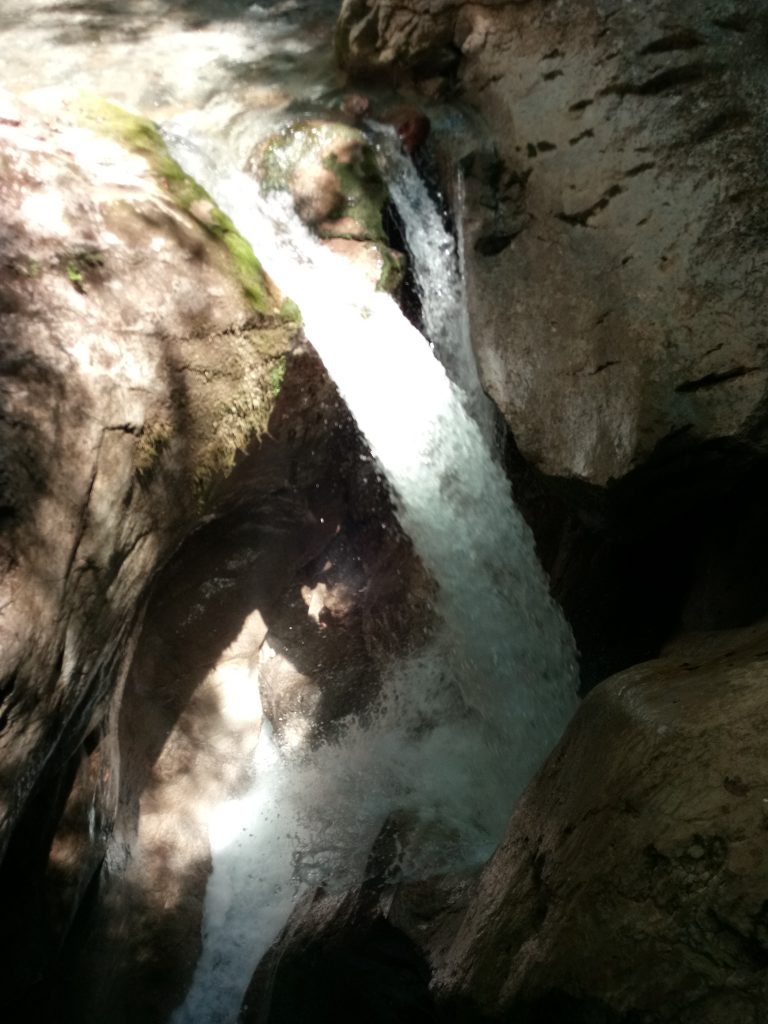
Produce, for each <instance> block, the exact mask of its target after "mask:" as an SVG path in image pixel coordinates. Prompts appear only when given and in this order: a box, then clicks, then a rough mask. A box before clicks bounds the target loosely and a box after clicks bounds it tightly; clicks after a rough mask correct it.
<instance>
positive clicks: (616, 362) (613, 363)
mask: <svg viewBox="0 0 768 1024" xmlns="http://www.w3.org/2000/svg"><path fill="white" fill-rule="evenodd" d="M618 365H619V360H618V359H609V360H608V362H606V363H600V365H599V366H596V367H595V368H594V370H592V372H591V373H590V377H595V376H597V374H598V373H602V372H603V370H607V369H608V367H609V366H618Z"/></svg>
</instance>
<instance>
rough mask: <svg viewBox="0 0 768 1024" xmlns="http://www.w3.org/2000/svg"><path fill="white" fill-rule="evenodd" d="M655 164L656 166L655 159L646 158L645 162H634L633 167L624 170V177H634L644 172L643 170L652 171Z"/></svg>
mask: <svg viewBox="0 0 768 1024" xmlns="http://www.w3.org/2000/svg"><path fill="white" fill-rule="evenodd" d="M655 166H656V161H655V160H646V161H645V163H642V164H636V165H635V166H634V167H630V169H629V170H628V171H626V172H625V174H624V177H625V178H634V177H636V176H637V175H638V174H643V173H645V171H652V170H653V168H654V167H655Z"/></svg>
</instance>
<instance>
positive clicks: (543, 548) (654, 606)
mask: <svg viewBox="0 0 768 1024" xmlns="http://www.w3.org/2000/svg"><path fill="white" fill-rule="evenodd" d="M687 440H688V439H687V438H683V437H680V438H676V439H672V440H671V442H670V443H667V444H663V445H660V446H659V448H658V449H657V451H656V452H655V453H654V456H653V457H652V458H651V459H650V460H649V461H648V463H646V464H645V465H644V466H643V467H642V468H641V469H639V470H637V471H636V472H634V473H632V474H630V475H629V476H627V477H626V478H624V479H623V480H622V481H620V482H619V483H618V484H615V485H612V486H609V487H608V488H606V489H604V490H602V489H599V488H596V487H590V486H589V485H579V484H568V483H564V482H563V481H560V480H554V479H548V478H546V477H544V476H543V475H541V474H539V473H537V472H536V471H535V470H534V469H532V467H530V466H529V465H528V464H527V463H526V462H525V460H524V459H523V458H522V456H521V455H520V453H519V451H518V450H517V448H516V447H515V445H514V442H513V441H511V440H510V441H509V444H508V451H507V466H508V470H509V473H510V476H511V477H512V480H513V487H514V493H515V498H516V500H517V502H518V504H519V505H520V507H521V509H522V511H523V513H524V515H525V516H526V518H527V520H528V522H529V523H530V525H531V526H532V528H533V531H534V534H535V536H536V542H537V547H538V551H539V556H540V558H541V560H542V562H543V564H544V566H545V568H546V569H547V571H548V572H549V573H550V576H551V580H552V591H553V594H554V596H555V598H556V599H557V600H558V601H559V602H560V603H561V604H562V607H563V610H564V611H565V614H566V616H567V618H568V620H569V622H570V623H571V626H572V628H573V631H574V634H575V637H576V642H577V645H578V647H579V651H580V654H581V670H582V686H583V690H584V692H586V691H588V690H589V689H591V688H592V686H594V685H595V684H596V683H598V682H600V681H601V680H602V679H605V678H606V677H608V676H610V675H612V674H613V673H615V672H618V671H620V670H622V669H624V668H627V667H628V666H630V665H633V664H637V663H638V662H641V661H647V660H649V659H651V658H654V657H656V656H657V655H658V654H659V651H660V650H661V648H662V646H663V645H664V644H665V643H666V642H667V641H668V640H669V639H670V638H671V636H672V635H674V634H675V633H676V632H677V631H679V630H680V629H686V630H710V629H730V628H735V627H739V626H747V625H751V624H752V623H754V622H756V621H758V620H759V619H760V618H762V617H763V616H764V615H765V614H766V613H768V594H767V593H766V591H765V588H764V586H763V584H762V581H763V580H764V579H765V575H766V572H768V533H766V531H765V530H764V528H763V524H764V522H765V519H766V516H767V515H768V460H766V459H765V457H764V456H761V455H760V454H759V452H758V450H757V449H756V448H752V447H750V446H749V445H747V444H740V443H737V442H728V441H721V442H710V443H707V444H700V445H698V446H696V447H694V446H689V445H688V443H687Z"/></svg>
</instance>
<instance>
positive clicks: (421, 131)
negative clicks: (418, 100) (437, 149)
mask: <svg viewBox="0 0 768 1024" xmlns="http://www.w3.org/2000/svg"><path fill="white" fill-rule="evenodd" d="M383 120H384V121H385V123H386V124H391V125H392V127H393V128H394V129H395V131H396V132H397V134H398V135H399V136H400V141H401V142H402V144H403V149H404V150H405V151H406V153H409V154H410V155H413V154H414V153H415V152H417V150H419V149H421V147H422V146H423V145H424V143H425V142H426V141H427V137H428V135H429V130H430V123H429V118H428V117H427V115H426V114H425V113H424V112H423V111H421V110H418V109H416V108H415V107H397V108H395V109H394V110H391V111H389V112H387V113H386V114H385V115H384V118H383Z"/></svg>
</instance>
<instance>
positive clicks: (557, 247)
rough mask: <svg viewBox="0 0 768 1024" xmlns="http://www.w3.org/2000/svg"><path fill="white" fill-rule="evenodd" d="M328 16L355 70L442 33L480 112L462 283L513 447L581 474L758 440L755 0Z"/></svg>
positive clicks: (434, 59)
mask: <svg viewBox="0 0 768 1024" xmlns="http://www.w3.org/2000/svg"><path fill="white" fill-rule="evenodd" d="M339 34H340V45H339V50H340V53H341V55H342V58H343V59H344V61H345V62H346V64H347V66H348V67H349V68H351V69H352V70H353V71H356V72H360V71H361V70H365V69H373V70H378V71H382V70H386V69H393V68H395V67H399V68H400V69H401V70H402V69H407V70H409V71H410V73H411V74H412V75H415V76H416V77H417V78H418V77H420V76H424V75H433V74H434V73H435V69H436V68H439V67H440V66H441V62H443V58H444V56H445V54H446V52H448V51H450V52H451V53H452V54H453V60H452V61H451V62H449V72H448V73H449V74H450V75H452V76H454V77H455V79H456V81H457V83H458V85H459V87H460V89H461V91H462V93H463V95H464V96H465V97H466V98H467V99H468V100H469V101H470V102H471V103H472V104H473V105H474V106H475V107H476V108H477V109H478V110H479V111H480V112H481V113H482V114H483V115H484V117H485V119H486V121H487V123H488V124H489V126H490V132H491V135H492V141H493V143H495V149H494V148H493V145H490V146H489V148H488V149H487V151H483V150H479V151H476V152H475V153H474V155H473V156H472V157H470V159H469V160H468V161H467V162H466V165H465V171H466V177H467V196H468V208H467V211H466V220H467V223H466V225H465V240H466V257H467V259H466V263H467V273H468V288H469V302H470V308H471V314H472V321H473V337H474V343H475V345H476V349H477V354H478V358H479V362H480V369H481V374H482V378H483V381H484V383H485V386H486V388H487V389H488V391H489V392H490V394H491V396H492V397H493V398H494V400H495V401H496V403H497V404H498V406H499V408H500V409H501V410H502V412H503V413H504V415H505V417H506V419H507V422H508V423H509V425H510V426H511V428H512V430H513V432H514V435H515V438H516V441H517V443H518V445H519V447H520V450H521V452H522V454H523V455H524V456H525V458H526V459H528V460H529V461H530V462H532V463H533V464H534V465H535V466H536V467H537V468H538V469H540V470H541V471H543V472H544V473H546V474H548V475H550V476H556V477H559V478H565V479H567V480H570V481H577V482H588V483H590V484H597V485H601V486H602V485H605V484H607V483H609V482H610V481H614V480H617V479H620V478H623V477H625V476H626V475H627V474H629V473H630V472H631V471H632V470H633V469H635V468H636V467H638V466H640V465H643V464H645V463H647V462H648V461H649V460H650V459H651V458H652V457H653V456H654V455H662V454H670V453H671V454H672V455H675V454H676V453H679V452H681V451H682V452H685V451H690V450H692V449H693V450H699V449H700V448H701V446H702V445H703V444H704V443H706V442H722V441H723V440H726V439H727V440H728V441H733V442H737V443H739V444H740V445H742V446H744V447H746V448H747V449H752V448H758V449H760V450H762V451H764V450H765V441H766V419H765V408H766V404H765V400H766V377H767V373H768V366H767V365H766V350H765V340H764V333H765V331H764V315H763V310H764V307H765V303H766V291H767V289H768V272H767V271H766V269H765V268H766V259H765V256H766V223H767V222H766V217H767V216H768V215H767V214H766V204H765V201H764V181H765V179H766V169H767V168H766V157H765V147H764V146H763V144H762V140H763V138H764V135H765V131H766V113H765V112H766V110H768V103H767V102H766V99H767V95H766V94H767V92H768V74H767V73H766V71H765V61H764V59H763V58H764V55H765V21H764V11H763V9H762V4H761V3H760V2H759V0H745V2H744V3H740V4H739V5H738V6H737V5H734V4H733V3H731V2H730V0H707V2H704V3H701V2H699V0H682V2H674V3H673V2H672V0H652V2H650V3H648V4H645V5H643V10H642V11H639V10H638V9H637V8H636V7H635V6H634V5H631V4H625V5H616V4H613V3H610V2H607V0H583V2H580V3H578V4H575V5H574V4H568V5H562V4H551V3H545V2H543V0H534V2H528V3H508V2H507V3H498V4H494V3H484V4H478V5H474V4H459V3H455V2H453V0H416V2H410V0H409V2H408V3H401V2H399V0H346V2H345V4H344V5H343V8H342V14H341V18H340V27H339ZM553 296H557V301H556V302H553V301H552V297H553Z"/></svg>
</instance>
